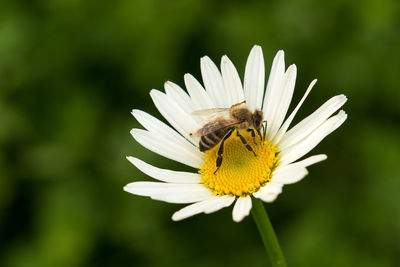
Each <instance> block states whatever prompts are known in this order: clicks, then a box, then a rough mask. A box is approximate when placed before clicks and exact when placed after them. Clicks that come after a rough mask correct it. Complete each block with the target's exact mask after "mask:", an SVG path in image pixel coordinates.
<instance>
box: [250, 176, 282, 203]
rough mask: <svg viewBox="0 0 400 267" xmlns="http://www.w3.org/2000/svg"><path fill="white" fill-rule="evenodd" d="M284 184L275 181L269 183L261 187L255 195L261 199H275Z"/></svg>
mask: <svg viewBox="0 0 400 267" xmlns="http://www.w3.org/2000/svg"><path fill="white" fill-rule="evenodd" d="M282 187H283V184H280V183H275V182H273V181H271V182H269V183H267V184H266V185H265V186H264V187H262V188H260V190H258V191H257V192H255V193H253V196H254V197H256V198H259V199H261V200H262V201H264V202H272V201H274V200H275V199H276V198H277V197H278V195H279V194H280V193H281V192H282Z"/></svg>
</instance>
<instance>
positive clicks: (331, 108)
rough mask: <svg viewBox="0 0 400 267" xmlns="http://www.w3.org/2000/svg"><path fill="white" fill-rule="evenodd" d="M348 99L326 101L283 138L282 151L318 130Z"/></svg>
mask: <svg viewBox="0 0 400 267" xmlns="http://www.w3.org/2000/svg"><path fill="white" fill-rule="evenodd" d="M346 101H347V98H346V96H344V95H338V96H334V97H332V98H331V99H329V100H328V101H326V102H325V103H324V104H323V105H322V106H321V107H319V108H318V109H317V110H316V111H314V112H313V113H312V114H311V115H309V116H308V117H306V118H305V119H304V120H302V121H301V122H299V123H298V124H296V125H295V126H294V127H293V128H292V129H290V130H289V131H288V132H286V134H285V135H284V136H283V137H282V140H281V142H280V143H279V144H278V148H279V149H280V150H284V149H286V148H287V147H289V146H292V145H294V144H296V143H297V142H299V141H300V140H301V139H303V138H304V137H306V136H307V135H309V134H310V133H311V132H312V131H314V130H315V129H317V128H318V127H319V126H320V125H321V124H322V123H323V122H324V121H326V119H328V118H329V117H330V116H331V115H332V114H333V113H335V112H336V111H337V110H338V109H339V108H340V107H341V106H343V105H344V103H346Z"/></svg>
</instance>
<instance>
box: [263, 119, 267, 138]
mask: <svg viewBox="0 0 400 267" xmlns="http://www.w3.org/2000/svg"><path fill="white" fill-rule="evenodd" d="M263 122H265V126H264V124H263V125H262V128H263V138H264V140H265V134H266V133H267V121H263Z"/></svg>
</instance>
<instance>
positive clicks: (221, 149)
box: [214, 130, 234, 174]
mask: <svg viewBox="0 0 400 267" xmlns="http://www.w3.org/2000/svg"><path fill="white" fill-rule="evenodd" d="M233 131H234V130H230V131H229V133H228V134H227V135H225V136H224V138H223V139H222V141H221V144H220V145H219V148H218V158H217V162H216V165H217V169H216V170H215V172H214V174H216V173H217V171H218V170H219V167H221V164H222V154H224V143H225V140H226V139H228V138H229V136H231V134H232V132H233Z"/></svg>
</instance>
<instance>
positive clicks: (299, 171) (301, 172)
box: [273, 167, 308, 184]
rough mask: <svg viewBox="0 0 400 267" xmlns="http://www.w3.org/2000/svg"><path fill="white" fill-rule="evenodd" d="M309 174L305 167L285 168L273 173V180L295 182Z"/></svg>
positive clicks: (285, 182)
mask: <svg viewBox="0 0 400 267" xmlns="http://www.w3.org/2000/svg"><path fill="white" fill-rule="evenodd" d="M307 174H308V171H307V169H306V168H304V167H296V168H290V169H285V170H283V171H280V172H277V173H274V174H273V180H274V182H276V183H280V184H294V183H297V182H298V181H300V180H301V179H303V178H304V177H305V176H306V175H307Z"/></svg>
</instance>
